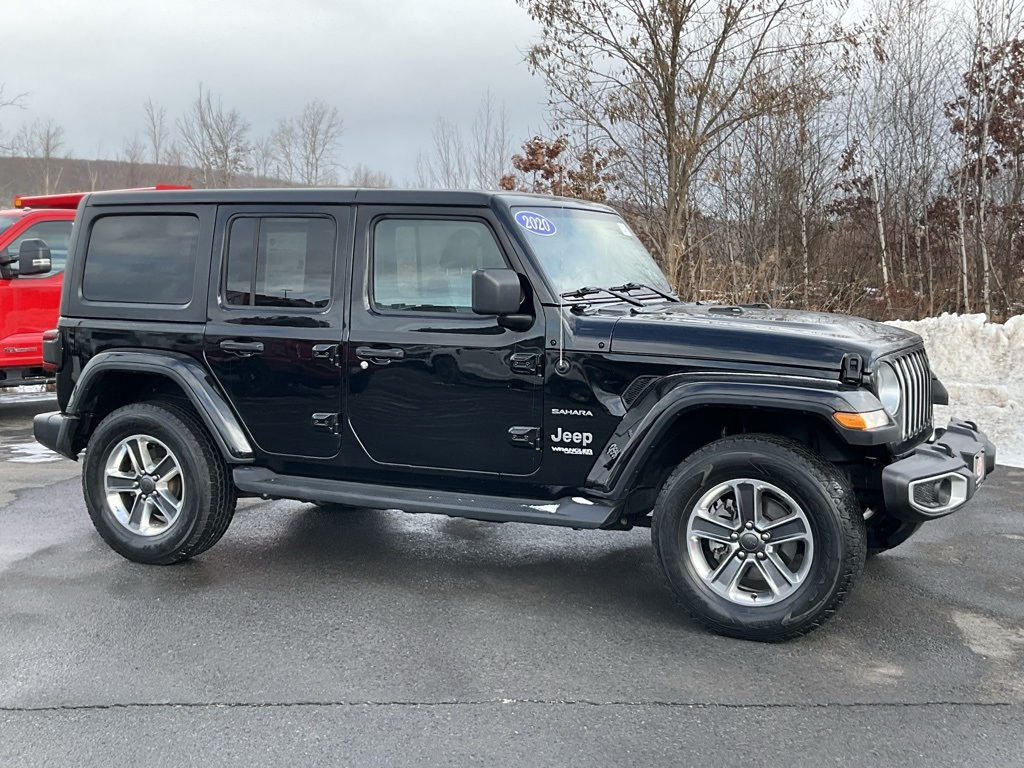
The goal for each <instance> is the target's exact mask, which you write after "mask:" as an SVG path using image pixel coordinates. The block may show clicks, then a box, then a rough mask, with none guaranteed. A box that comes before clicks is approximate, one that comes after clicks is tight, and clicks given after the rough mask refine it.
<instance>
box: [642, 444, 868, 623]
mask: <svg viewBox="0 0 1024 768" xmlns="http://www.w3.org/2000/svg"><path fill="white" fill-rule="evenodd" d="M651 536H652V539H653V541H654V545H655V549H656V550H657V552H658V555H659V557H660V559H661V562H662V567H663V569H664V572H665V576H666V578H667V580H668V583H669V586H670V588H671V589H672V591H673V592H674V593H675V595H676V597H677V598H678V599H679V601H680V602H681V603H682V605H683V606H684V607H685V608H687V609H688V610H689V612H690V613H691V615H692V616H693V617H694V618H696V619H697V620H699V621H700V622H702V623H703V624H705V625H706V626H708V627H710V628H711V629H712V630H714V631H715V632H718V633H721V634H724V635H730V636H732V637H740V638H744V639H749V640H763V641H772V640H785V639H789V638H792V637H797V636H799V635H802V634H805V633H807V632H809V631H811V630H812V629H814V628H815V627H817V626H819V625H821V624H822V623H823V622H824V621H826V620H827V619H828V618H829V617H830V616H831V615H832V614H833V613H834V612H835V611H836V609H837V608H838V607H839V604H840V603H841V602H842V600H843V599H844V598H845V596H846V594H847V593H848V591H849V589H850V587H851V586H852V585H853V582H854V581H855V579H856V577H857V576H858V575H859V574H860V572H861V570H862V569H863V567H864V557H865V530H864V520H863V517H862V515H861V513H860V509H859V507H858V506H857V504H856V499H855V497H854V493H853V489H852V488H851V487H850V484H849V481H848V480H847V478H846V477H845V476H844V475H843V474H842V473H841V472H840V471H839V470H838V469H836V468H835V467H834V466H833V465H831V464H829V463H828V462H826V461H824V460H823V459H822V458H821V457H819V456H817V455H816V454H813V453H811V452H810V451H808V450H807V449H806V448H805V447H804V446H802V445H801V444H800V443H797V442H795V441H793V440H788V439H785V438H780V437H775V436H772V435H743V436H736V437H727V438H724V439H722V440H718V441H716V442H714V443H711V444H710V445H708V446H706V447H704V448H702V449H701V450H699V451H697V452H696V453H695V454H693V455H692V456H690V457H689V458H688V459H687V460H686V461H684V462H683V463H682V464H681V465H680V466H679V468H678V469H677V470H676V471H675V472H674V473H673V474H672V475H671V476H670V477H669V479H668V480H667V481H666V482H665V485H664V487H663V488H662V491H661V493H660V494H659V496H658V500H657V502H656V504H655V507H654V518H653V521H652V528H651Z"/></svg>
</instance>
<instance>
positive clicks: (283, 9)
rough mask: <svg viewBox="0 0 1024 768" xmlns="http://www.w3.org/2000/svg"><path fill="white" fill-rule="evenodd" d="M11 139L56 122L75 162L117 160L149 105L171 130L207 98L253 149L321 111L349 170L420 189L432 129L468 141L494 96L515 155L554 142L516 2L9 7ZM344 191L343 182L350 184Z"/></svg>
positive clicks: (78, 2)
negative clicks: (318, 102)
mask: <svg viewBox="0 0 1024 768" xmlns="http://www.w3.org/2000/svg"><path fill="white" fill-rule="evenodd" d="M0 3H2V5H3V13H2V16H3V21H4V27H5V29H6V31H7V35H6V36H5V40H4V44H3V46H0V83H2V84H4V85H5V86H6V95H7V96H11V95H13V94H16V93H23V92H27V93H28V96H27V98H26V101H25V104H26V107H27V109H25V110H15V109H10V108H8V109H4V110H2V111H0V127H3V128H4V129H6V130H7V131H9V132H13V131H14V130H16V129H17V128H18V127H19V126H20V125H21V123H22V122H23V121H29V120H32V119H34V118H36V117H41V118H44V119H46V118H53V120H54V121H55V122H56V123H57V124H58V125H61V126H62V127H63V128H64V131H65V152H70V153H71V154H72V155H73V156H75V157H79V158H86V157H88V158H94V157H106V158H112V157H114V156H115V155H116V154H117V152H118V151H119V150H120V148H121V146H122V143H123V141H124V139H125V137H130V136H131V135H132V134H134V133H135V132H139V133H140V135H141V133H142V126H143V109H142V105H143V102H144V101H145V100H146V99H147V98H152V99H153V101H154V103H156V104H158V105H162V106H164V107H166V108H167V115H168V118H170V119H171V120H172V121H173V119H174V118H176V117H177V116H178V115H180V114H181V113H182V112H184V111H185V110H186V109H187V108H188V106H189V104H190V102H191V101H192V100H193V99H194V98H195V96H196V93H197V91H198V87H199V83H200V82H202V83H203V86H204V87H206V88H208V89H209V90H210V91H211V92H212V93H213V94H214V95H215V96H218V95H219V96H220V97H221V98H222V100H223V104H224V106H225V107H228V108H235V109H237V110H238V111H239V112H240V113H241V114H242V116H243V117H244V118H246V119H247V120H248V121H249V122H250V123H251V124H252V127H253V132H254V133H255V134H264V133H268V132H269V131H270V130H271V129H272V128H273V127H274V125H275V124H276V122H277V120H278V118H280V117H288V116H292V115H295V114H297V113H298V112H300V111H301V110H302V107H303V106H304V105H305V104H306V103H307V102H308V101H310V100H312V99H314V98H320V99H322V100H323V101H325V102H327V103H328V104H331V105H333V106H336V107H337V108H338V111H339V113H340V114H341V116H342V117H343V119H344V121H345V130H344V135H343V137H342V145H341V151H340V152H339V160H340V162H341V163H342V164H343V165H344V166H346V167H349V168H350V167H353V166H355V165H356V164H357V163H363V164H364V165H367V166H369V167H370V168H372V169H374V170H382V171H386V172H387V173H390V174H391V175H392V176H393V177H394V179H395V181H396V182H397V183H399V184H402V183H403V182H412V181H414V180H415V163H416V155H417V153H418V152H420V151H427V150H429V147H430V142H431V138H430V133H431V130H432V129H433V127H434V123H435V120H436V118H437V115H438V114H439V113H440V114H442V115H444V116H445V117H447V118H449V119H451V120H455V121H457V122H459V123H461V124H462V125H463V126H464V130H465V131H466V132H468V130H469V125H470V123H471V122H472V119H473V115H474V114H475V112H476V110H477V107H478V106H479V102H480V99H481V97H482V96H483V94H484V93H485V91H486V90H487V89H488V88H489V89H490V90H491V93H492V94H493V96H494V98H495V101H496V102H497V103H499V104H501V103H502V102H503V103H504V104H505V106H506V107H507V108H508V111H509V114H510V128H511V132H512V136H513V139H514V142H515V145H516V147H517V148H518V146H519V144H521V143H522V141H523V140H525V139H526V138H528V137H529V136H530V135H531V133H536V132H538V131H543V130H544V120H545V111H544V105H545V101H546V91H545V89H544V86H543V84H542V82H541V81H540V80H539V79H538V78H536V77H533V76H531V75H530V73H529V71H528V69H527V67H526V65H525V64H524V63H523V62H522V56H523V54H522V51H524V50H525V49H526V47H527V46H528V45H529V43H530V42H531V41H532V40H534V39H536V37H537V34H538V30H537V27H536V26H535V25H534V24H533V23H532V22H531V21H530V19H529V17H528V16H527V14H526V12H525V11H524V10H523V9H522V8H520V7H519V6H517V5H516V4H515V2H514V0H419V1H418V2H417V1H416V0H382V1H379V2H375V0H284V1H282V0H273V1H272V2H267V1H265V0H44V2H41V3H29V2H16V0H0ZM341 175H342V178H344V175H345V174H344V171H343V172H342V174H341Z"/></svg>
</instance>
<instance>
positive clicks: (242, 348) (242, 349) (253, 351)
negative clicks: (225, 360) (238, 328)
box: [220, 339, 263, 357]
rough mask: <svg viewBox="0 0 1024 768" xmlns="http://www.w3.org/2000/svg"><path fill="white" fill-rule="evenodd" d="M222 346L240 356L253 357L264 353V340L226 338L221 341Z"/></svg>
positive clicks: (226, 350)
mask: <svg viewBox="0 0 1024 768" xmlns="http://www.w3.org/2000/svg"><path fill="white" fill-rule="evenodd" d="M220 348H221V349H223V350H224V351H225V352H233V353H234V354H236V355H238V356H239V357H252V356H253V355H259V354H262V353H263V342H262V341H235V340H234V339H225V340H224V341H222V342H221V343H220Z"/></svg>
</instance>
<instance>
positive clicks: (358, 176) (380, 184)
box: [345, 163, 395, 189]
mask: <svg viewBox="0 0 1024 768" xmlns="http://www.w3.org/2000/svg"><path fill="white" fill-rule="evenodd" d="M345 186H346V187H369V188H377V189H386V188H389V187H394V186H395V180H394V179H393V178H391V175H390V174H388V173H385V172H384V171H375V170H373V169H372V168H370V167H369V166H366V165H363V164H362V163H358V164H357V165H356V167H355V168H353V169H352V170H351V171H349V174H348V179H347V180H346V181H345Z"/></svg>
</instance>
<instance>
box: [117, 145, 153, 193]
mask: <svg viewBox="0 0 1024 768" xmlns="http://www.w3.org/2000/svg"><path fill="white" fill-rule="evenodd" d="M147 154H148V149H147V147H146V144H145V142H144V141H143V140H142V139H140V138H139V136H138V134H136V135H134V136H132V138H130V139H125V140H124V142H123V143H122V145H121V151H120V152H119V153H118V155H117V162H118V163H119V164H120V167H121V172H122V174H123V176H122V177H121V183H122V184H123V185H124V186H126V187H129V188H131V187H138V186H141V185H142V180H143V175H144V169H143V165H144V164H145V162H146V155H147Z"/></svg>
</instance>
